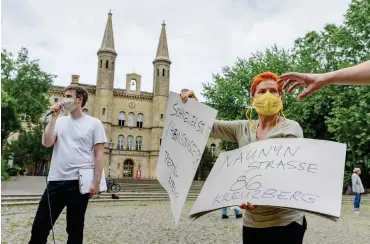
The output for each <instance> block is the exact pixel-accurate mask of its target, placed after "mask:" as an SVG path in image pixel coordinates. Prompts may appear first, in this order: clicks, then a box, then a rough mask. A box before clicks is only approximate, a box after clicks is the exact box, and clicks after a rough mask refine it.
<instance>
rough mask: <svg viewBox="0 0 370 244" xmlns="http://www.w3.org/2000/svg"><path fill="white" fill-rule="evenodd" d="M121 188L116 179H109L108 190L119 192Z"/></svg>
mask: <svg viewBox="0 0 370 244" xmlns="http://www.w3.org/2000/svg"><path fill="white" fill-rule="evenodd" d="M120 190H121V186H120V185H119V184H116V183H114V180H107V192H112V193H117V192H119V191H120Z"/></svg>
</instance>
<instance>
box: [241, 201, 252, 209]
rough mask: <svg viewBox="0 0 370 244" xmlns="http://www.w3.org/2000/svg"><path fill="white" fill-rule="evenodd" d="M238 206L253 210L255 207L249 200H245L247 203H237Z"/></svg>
mask: <svg viewBox="0 0 370 244" xmlns="http://www.w3.org/2000/svg"><path fill="white" fill-rule="evenodd" d="M239 208H241V209H245V210H254V209H256V207H255V206H253V205H252V203H250V202H247V204H245V203H243V204H241V205H239Z"/></svg>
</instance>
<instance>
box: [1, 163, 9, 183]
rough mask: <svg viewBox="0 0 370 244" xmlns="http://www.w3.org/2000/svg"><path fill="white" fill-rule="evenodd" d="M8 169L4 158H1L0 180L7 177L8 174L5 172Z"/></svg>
mask: <svg viewBox="0 0 370 244" xmlns="http://www.w3.org/2000/svg"><path fill="white" fill-rule="evenodd" d="M7 169H8V164H7V163H6V161H5V160H4V159H1V181H3V180H7V179H9V174H8V172H6V171H7Z"/></svg>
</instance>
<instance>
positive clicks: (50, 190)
mask: <svg viewBox="0 0 370 244" xmlns="http://www.w3.org/2000/svg"><path fill="white" fill-rule="evenodd" d="M64 99H65V100H64V101H63V104H64V106H63V107H64V109H66V110H67V111H68V112H70V115H69V116H62V117H59V118H58V115H59V114H60V112H61V109H62V106H61V105H60V104H55V105H54V106H53V107H52V108H51V109H52V110H54V111H55V112H54V113H53V114H52V116H51V118H50V120H49V123H48V125H47V126H46V128H45V131H44V134H43V138H42V144H43V145H44V146H45V147H51V146H54V149H53V155H52V158H51V166H50V171H49V176H48V184H47V189H45V192H44V194H43V196H42V198H41V201H40V204H39V207H38V209H37V212H36V216H35V220H34V222H33V225H32V231H31V240H30V242H29V243H37V244H42V243H46V242H47V238H48V235H49V232H50V230H51V228H52V226H51V222H52V223H53V225H54V223H55V221H56V220H57V218H58V216H59V215H60V213H61V212H62V211H63V209H64V207H67V233H68V241H67V243H82V241H83V230H84V222H85V212H86V208H87V204H88V201H89V198H91V197H92V196H94V195H95V194H97V193H98V192H99V185H100V180H101V175H102V170H103V154H104V144H105V143H106V142H107V138H106V136H105V131H104V127H103V124H102V123H101V121H100V120H98V119H96V118H93V117H91V116H89V115H86V114H84V113H83V112H82V108H83V107H84V106H85V104H86V102H87V99H88V92H87V91H86V89H85V88H83V87H81V86H78V85H70V86H68V87H66V89H65V90H64ZM83 167H95V175H94V183H93V185H92V186H91V187H90V193H87V194H81V193H80V191H79V183H78V169H80V168H83ZM48 194H49V199H50V209H51V211H50V210H49V203H48Z"/></svg>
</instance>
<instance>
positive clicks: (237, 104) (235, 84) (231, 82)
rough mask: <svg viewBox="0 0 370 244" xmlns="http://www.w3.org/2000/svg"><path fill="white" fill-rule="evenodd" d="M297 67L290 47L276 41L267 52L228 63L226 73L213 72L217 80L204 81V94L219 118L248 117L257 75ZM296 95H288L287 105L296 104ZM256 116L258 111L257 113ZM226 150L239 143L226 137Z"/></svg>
mask: <svg viewBox="0 0 370 244" xmlns="http://www.w3.org/2000/svg"><path fill="white" fill-rule="evenodd" d="M292 68H293V60H292V57H291V55H290V54H289V51H287V50H284V49H279V48H278V47H277V46H276V45H275V46H273V47H272V48H270V49H266V50H265V52H257V53H255V54H253V55H252V57H251V58H249V59H240V58H239V59H238V60H237V61H236V63H235V64H234V65H233V66H231V67H230V66H226V67H224V68H223V69H222V74H215V75H213V83H206V84H203V93H202V95H203V96H204V97H205V98H206V104H207V105H209V106H211V107H213V108H215V109H217V110H218V115H217V116H218V119H224V120H234V119H246V111H247V108H248V106H250V101H251V99H250V94H249V90H250V87H251V83H252V80H253V78H254V77H255V76H256V75H257V74H259V73H261V72H265V71H271V72H274V73H277V74H282V73H285V72H287V71H289V70H291V69H292ZM293 100H295V99H294V98H293V97H292V95H289V94H286V95H285V96H284V107H285V108H287V107H289V106H291V105H290V104H294V103H293ZM253 118H256V113H253ZM220 146H221V148H222V149H223V150H231V149H234V148H237V144H235V143H230V142H225V141H222V142H221V144H220Z"/></svg>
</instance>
